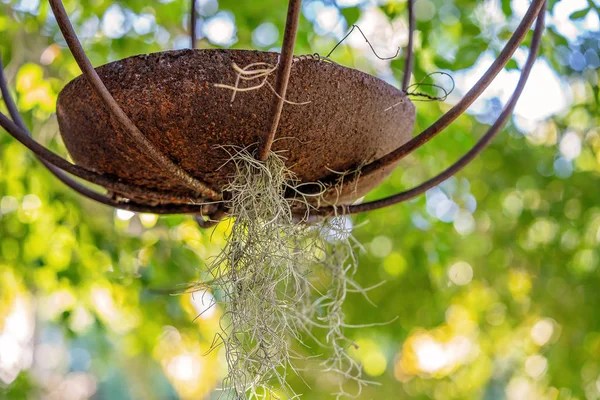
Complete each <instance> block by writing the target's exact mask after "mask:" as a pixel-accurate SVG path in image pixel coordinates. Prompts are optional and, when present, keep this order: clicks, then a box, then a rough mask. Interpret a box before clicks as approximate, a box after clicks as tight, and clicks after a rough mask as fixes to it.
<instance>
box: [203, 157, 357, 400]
mask: <svg viewBox="0 0 600 400" xmlns="http://www.w3.org/2000/svg"><path fill="white" fill-rule="evenodd" d="M226 150H229V151H230V156H231V158H230V160H229V161H228V162H231V163H233V165H234V166H235V175H234V176H233V177H232V179H231V181H230V184H229V186H228V187H227V188H225V190H226V192H227V193H229V195H230V197H229V198H230V200H228V209H229V213H230V215H231V216H232V217H233V222H232V227H231V233H230V234H229V236H228V238H227V243H226V245H225V247H224V248H223V250H222V251H221V253H220V254H219V255H218V256H217V257H216V258H215V259H214V260H212V262H211V263H210V265H209V266H208V272H209V274H210V275H211V277H212V279H211V281H210V282H204V283H201V284H200V285H201V286H204V287H207V286H208V287H209V288H210V289H212V290H213V291H214V292H215V293H216V295H217V298H218V299H219V302H220V304H221V306H222V307H223V308H224V310H225V311H224V313H223V316H222V318H221V321H220V325H221V329H220V332H219V333H218V334H217V337H216V338H215V342H214V345H213V349H214V348H217V347H219V346H222V347H223V348H224V352H225V358H226V360H227V366H228V375H227V376H226V378H225V379H224V381H223V385H222V386H223V390H224V392H223V394H224V395H225V396H227V397H233V398H235V399H242V398H246V397H248V398H269V399H271V398H279V396H278V395H277V393H281V394H285V396H286V397H287V398H297V397H298V395H296V394H295V393H294V391H293V389H292V388H291V387H290V386H289V384H288V383H287V375H288V374H290V373H294V374H297V373H298V372H299V368H298V366H297V365H296V361H298V360H299V359H302V358H305V357H304V356H302V355H301V354H300V353H299V352H298V351H297V350H295V349H294V348H295V346H294V341H296V342H297V343H299V344H301V345H303V344H304V343H305V339H306V338H309V337H310V338H312V339H313V340H314V341H317V343H319V344H321V345H322V346H323V347H325V348H328V349H330V351H329V352H330V353H331V356H330V357H329V358H327V359H326V360H325V361H324V362H323V363H322V370H324V371H329V372H332V373H336V374H339V375H341V379H340V390H339V392H338V393H337V394H338V397H339V396H341V395H347V393H346V391H344V389H343V382H344V381H345V380H346V379H352V380H353V381H356V382H357V383H358V388H359V390H360V389H361V388H362V386H363V385H364V384H366V383H367V382H365V381H363V380H362V378H361V367H360V365H359V364H357V363H356V361H354V359H352V358H351V357H350V356H349V355H348V354H347V353H346V349H347V348H348V347H350V346H352V345H353V344H352V342H351V341H350V340H348V339H347V338H346V337H345V336H344V333H343V328H344V327H345V326H346V325H345V323H344V313H343V311H342V303H343V301H344V299H345V297H346V295H347V293H349V292H362V293H363V294H365V291H364V290H362V289H361V288H359V286H358V285H357V284H356V283H355V282H354V281H353V280H352V276H353V274H354V272H355V270H356V260H355V258H354V252H353V249H352V245H351V243H350V239H349V235H348V232H343V230H340V229H337V228H336V227H335V226H332V225H330V224H327V223H323V224H321V225H318V226H306V225H305V224H300V223H298V222H295V221H294V218H293V213H292V206H291V204H292V202H290V201H289V200H288V199H286V198H285V194H286V193H288V194H289V193H290V191H292V192H296V193H298V196H297V199H296V201H300V202H301V203H302V204H304V205H305V206H306V207H307V208H309V207H310V206H309V203H308V201H307V199H306V198H303V197H302V195H301V194H300V193H299V191H298V185H297V180H296V179H295V177H294V175H293V173H291V172H290V170H288V169H287V168H286V166H285V164H284V160H283V159H282V158H281V157H280V156H278V155H276V154H274V153H271V154H270V156H269V157H268V159H267V160H266V162H264V163H263V162H261V161H258V160H256V159H255V157H254V155H253V154H251V153H250V152H249V151H248V150H247V149H242V150H239V149H233V148H226ZM233 150H235V152H234V151H233ZM314 329H319V330H320V329H323V330H324V331H325V332H326V333H325V341H324V343H320V342H319V341H318V340H317V339H316V336H315V335H314V334H313V333H312V332H313V330H314Z"/></svg>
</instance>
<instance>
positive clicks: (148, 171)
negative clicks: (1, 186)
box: [57, 50, 415, 202]
mask: <svg viewBox="0 0 600 400" xmlns="http://www.w3.org/2000/svg"><path fill="white" fill-rule="evenodd" d="M277 57H278V54H277V53H265V52H258V51H245V50H180V51H168V52H162V53H155V54H150V55H140V56H134V57H130V58H127V59H124V60H121V61H117V62H113V63H110V64H107V65H104V66H101V67H98V68H97V71H98V73H99V75H100V77H101V78H102V80H103V82H104V83H105V85H106V86H107V88H108V89H109V91H110V92H111V94H112V95H113V96H114V98H115V99H116V101H117V102H118V103H119V104H120V105H121V106H122V108H123V110H124V111H125V113H126V114H127V115H128V116H129V117H130V118H131V119H132V121H133V122H134V123H135V124H136V125H137V126H138V127H139V129H140V130H141V131H142V132H143V133H144V134H145V135H146V136H147V137H148V138H149V139H150V140H151V141H152V143H154V145H155V146H157V148H158V149H159V150H161V151H162V152H164V153H165V154H166V155H167V156H168V157H169V158H171V159H172V160H173V161H175V162H176V163H178V164H179V165H181V166H182V168H184V169H185V170H186V171H188V172H189V173H190V174H191V175H193V176H196V177H198V178H199V179H202V180H203V181H205V182H207V183H208V184H209V185H210V186H211V187H213V188H215V189H220V188H221V187H223V185H225V184H226V183H227V181H228V179H229V177H230V176H231V174H232V173H233V171H232V168H231V165H229V164H227V159H228V155H227V153H226V152H225V151H224V150H223V149H222V148H220V147H219V146H228V145H235V146H241V147H246V146H251V145H253V144H256V143H258V141H259V137H260V136H261V135H264V134H265V132H266V131H267V130H268V129H269V125H270V119H269V118H270V116H269V110H270V105H271V100H272V96H274V94H273V92H272V91H271V90H270V89H269V88H268V87H267V86H266V85H265V86H263V87H262V88H260V89H258V90H253V91H249V92H241V93H238V94H237V95H236V98H235V101H234V102H233V103H231V102H230V100H231V95H232V92H231V91H230V90H227V89H223V88H217V87H215V86H214V84H216V83H222V84H228V85H233V84H234V83H235V80H236V76H237V73H236V72H235V71H234V70H233V68H232V64H233V63H236V64H237V65H238V66H240V67H242V68H243V67H245V66H247V65H249V64H251V63H256V62H266V63H269V64H272V65H275V64H276V63H277ZM274 80H275V74H272V75H271V77H270V78H269V82H271V84H273V82H274ZM259 82H260V80H256V81H253V82H243V84H242V85H240V86H241V87H247V86H249V85H256V84H258V83H259ZM287 100H289V101H292V102H310V103H309V104H305V105H295V104H285V106H284V109H283V113H282V118H281V122H280V124H279V128H278V131H277V135H276V142H275V144H274V146H273V150H274V151H276V152H278V153H279V154H281V155H282V156H284V157H286V158H287V165H288V167H290V168H291V169H292V171H294V172H295V173H296V174H297V176H298V177H299V178H300V180H301V181H303V182H314V181H317V180H321V179H324V178H326V177H331V175H332V171H344V170H349V169H355V168H357V167H358V166H360V165H362V164H365V163H368V162H370V161H373V160H375V159H376V158H378V157H381V156H383V155H384V154H387V153H389V152H390V151H392V150H393V149H395V148H396V147H398V146H400V145H402V144H403V143H405V142H406V141H408V140H409V139H410V137H411V135H412V131H413V126H414V120H415V109H414V106H413V104H412V103H411V102H410V101H409V100H408V99H407V98H406V96H405V95H404V94H403V93H402V92H401V91H399V90H398V89H396V88H394V87H393V86H391V85H388V84H387V83H385V82H383V81H381V80H379V79H377V78H375V77H373V76H370V75H368V74H365V73H363V72H360V71H357V70H354V69H350V68H346V67H342V66H340V65H337V64H333V63H328V62H324V61H318V60H315V59H311V58H307V59H301V60H296V61H295V62H294V64H293V67H292V73H291V78H290V83H289V87H288V94H287ZM398 103H400V104H398ZM394 104H398V105H397V106H395V107H394V108H392V109H391V110H387V111H386V109H387V108H389V107H390V106H392V105H394ZM57 114H58V122H59V126H60V131H61V135H62V137H63V139H64V142H65V144H66V146H67V149H68V151H69V153H70V154H71V156H72V157H73V160H74V161H75V162H76V163H77V164H79V165H81V166H83V167H85V168H88V169H91V170H94V171H97V172H101V173H105V174H109V175H113V176H117V177H119V178H120V179H121V180H123V181H126V182H130V183H135V184H136V185H139V186H143V187H146V188H149V189H150V188H151V189H159V190H161V191H167V192H171V193H173V194H177V195H184V196H185V195H190V194H191V193H190V192H189V189H187V188H185V187H183V186H181V185H180V184H178V183H177V182H176V181H174V180H173V179H172V178H171V177H170V176H168V175H167V174H165V172H164V171H162V170H161V169H160V168H158V167H156V166H155V165H154V163H153V162H152V161H151V160H150V159H149V158H148V157H147V156H146V155H144V154H143V153H142V152H140V151H139V150H138V149H137V147H136V144H135V143H134V142H132V141H131V139H129V137H127V135H126V134H125V132H124V131H123V129H122V128H121V127H120V126H119V124H118V123H117V122H116V121H115V120H113V119H112V118H111V116H110V114H109V113H108V111H107V110H106V109H105V108H104V106H103V104H102V103H101V101H100V99H99V98H98V97H97V96H96V95H95V93H94V92H93V90H92V89H91V87H90V86H89V84H88V83H87V81H86V80H85V79H84V78H82V77H78V78H76V79H74V80H73V81H72V82H70V83H69V84H68V85H67V86H66V87H65V88H64V89H63V91H62V92H61V93H60V95H59V98H58V104H57ZM389 172H390V168H388V169H386V170H385V171H381V172H380V173H377V174H375V175H374V176H370V177H369V179H364V180H359V182H358V183H357V185H353V186H352V188H349V190H348V191H346V193H343V194H342V195H341V196H339V199H338V201H340V202H341V201H344V202H347V201H350V200H353V199H355V198H358V197H360V196H362V195H364V194H365V193H366V192H367V191H369V190H371V189H372V188H374V187H375V186H377V185H378V184H379V183H380V182H381V180H383V179H384V178H385V176H387V174H389ZM122 195H124V196H125V197H127V194H126V193H123V194H122ZM329 197H330V200H333V198H334V197H335V198H338V194H330V195H329Z"/></svg>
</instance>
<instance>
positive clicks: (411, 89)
mask: <svg viewBox="0 0 600 400" xmlns="http://www.w3.org/2000/svg"><path fill="white" fill-rule="evenodd" d="M436 74H437V75H445V76H447V77H448V78H450V81H451V82H452V87H451V88H450V89H446V88H444V87H443V86H442V85H438V84H437V83H424V81H425V80H426V79H427V78H430V77H432V76H433V75H436ZM423 86H425V87H431V88H436V89H439V90H441V91H442V93H443V95H441V96H433V95H430V94H428V93H424V92H418V91H417V88H420V87H423ZM455 88H456V83H455V81H454V78H453V77H452V75H450V74H449V73H447V72H443V71H436V72H432V73H430V74H427V75H425V77H424V78H423V79H421V80H420V81H419V82H416V83H413V84H412V85H409V86H408V87H407V88H406V89H404V90H403V91H404V93H405V94H406V95H407V96H415V97H422V98H424V99H425V100H415V101H445V100H446V99H447V98H448V96H450V93H452V92H453V91H454V89H455Z"/></svg>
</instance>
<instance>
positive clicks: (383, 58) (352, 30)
mask: <svg viewBox="0 0 600 400" xmlns="http://www.w3.org/2000/svg"><path fill="white" fill-rule="evenodd" d="M354 28H356V29H358V31H359V32H360V34H361V35H362V37H363V38H364V39H365V41H366V42H367V44H368V45H369V47H370V48H371V51H373V54H375V57H377V58H379V59H380V60H392V59H394V58H396V57H398V54H400V47H398V49H397V50H396V54H394V55H393V56H391V57H381V56H380V55H379V54H377V52H376V51H375V49H374V48H373V45H372V44H371V42H369V39H367V36H366V35H365V34H364V32H363V31H362V29H360V26H358V25H356V24H353V25H352V27H351V28H350V31H348V33H347V34H346V36H344V37H343V38H342V40H340V41H339V42H338V43H337V44H336V45H335V46H334V47H333V49H331V51H330V52H329V53H328V54H327V55H326V56H325V58H329V56H331V54H332V53H333V52H334V51H335V49H337V48H338V47H339V45H341V44H342V43H343V42H344V41H345V40H346V39H347V38H348V36H350V34H351V33H352V32H354Z"/></svg>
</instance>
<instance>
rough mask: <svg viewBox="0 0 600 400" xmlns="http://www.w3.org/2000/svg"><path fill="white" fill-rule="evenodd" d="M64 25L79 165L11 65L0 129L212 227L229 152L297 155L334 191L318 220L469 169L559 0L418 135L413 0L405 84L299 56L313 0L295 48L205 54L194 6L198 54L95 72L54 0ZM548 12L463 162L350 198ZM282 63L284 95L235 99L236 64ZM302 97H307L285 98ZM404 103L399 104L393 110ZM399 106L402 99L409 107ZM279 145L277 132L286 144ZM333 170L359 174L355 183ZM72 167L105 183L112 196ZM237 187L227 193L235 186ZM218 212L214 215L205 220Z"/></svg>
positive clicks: (49, 157) (61, 174) (292, 22)
mask: <svg viewBox="0 0 600 400" xmlns="http://www.w3.org/2000/svg"><path fill="white" fill-rule="evenodd" d="M49 2H50V5H51V7H52V10H53V12H54V15H55V17H56V20H57V22H58V25H59V27H60V29H61V31H62V33H63V35H64V37H65V39H66V41H67V44H68V45H69V48H70V50H71V52H72V53H73V55H74V57H75V59H76V61H77V63H78V64H79V66H80V68H81V69H82V72H83V75H82V76H80V77H78V78H76V79H75V80H73V81H72V82H71V83H69V84H68V85H67V86H66V87H65V88H64V89H63V91H62V92H61V93H60V95H59V98H58V104H57V115H58V122H59V127H60V132H61V135H62V137H63V139H64V142H65V144H66V146H67V149H68V151H69V153H70V154H71V156H72V158H73V160H74V161H75V164H72V163H70V162H69V161H67V160H65V159H64V158H62V157H60V156H58V155H56V154H54V153H52V152H50V151H49V150H48V149H46V148H44V147H43V146H41V145H40V144H38V143H37V142H36V141H35V140H33V139H32V138H31V134H30V132H29V131H28V130H27V127H26V126H25V124H24V122H23V119H22V118H21V116H20V115H19V113H18V111H17V108H16V106H15V104H14V102H13V100H12V99H11V98H10V94H9V91H8V87H7V84H6V81H5V79H4V74H3V71H2V70H1V65H2V63H1V62H0V88H1V89H2V94H3V98H4V101H5V103H6V105H7V108H8V110H9V113H10V116H11V118H12V120H11V119H10V118H9V117H8V116H5V115H4V114H2V113H0V126H2V127H3V128H4V129H6V130H7V131H8V132H9V133H10V134H11V135H12V136H13V137H15V138H16V139H17V140H19V141H20V142H22V143H23V144H24V145H25V146H27V147H28V148H29V149H30V150H32V151H33V152H34V153H35V154H36V156H37V157H38V158H39V159H40V160H41V161H42V162H43V163H44V165H45V166H46V167H48V168H49V169H50V171H52V172H53V173H54V174H55V175H56V176H57V177H58V178H59V179H60V180H61V181H62V182H64V183H65V184H67V185H68V186H69V187H71V188H72V189H74V190H76V191H77V192H78V193H80V194H82V195H84V196H86V197H88V198H91V199H93V200H96V201H98V202H101V203H103V204H106V205H109V206H113V207H118V208H122V209H128V210H132V211H141V212H153V213H158V214H173V213H188V214H194V215H196V217H197V220H198V222H199V223H200V225H201V226H210V225H212V224H213V223H216V222H218V221H219V220H220V219H221V218H222V217H223V216H225V215H226V213H227V209H226V208H225V207H224V206H223V204H224V203H223V202H222V200H223V197H224V194H223V193H222V188H223V187H224V186H225V185H226V184H227V181H228V177H229V176H230V175H231V173H232V171H231V170H229V169H228V168H229V167H228V166H227V165H226V164H225V166H223V165H224V163H225V161H226V158H227V154H226V152H224V151H223V149H222V148H220V147H219V146H223V145H235V146H239V147H247V146H250V145H252V144H256V143H258V151H257V156H258V158H259V159H261V160H263V161H264V159H265V158H266V156H267V154H268V153H269V151H270V150H271V149H272V150H274V151H285V152H286V160H287V161H286V163H287V164H288V166H289V168H290V169H291V170H292V171H293V172H294V173H295V174H296V175H297V176H298V178H299V180H300V181H301V182H306V183H310V182H323V183H325V184H326V185H328V191H326V192H325V193H324V194H323V196H322V197H323V199H324V200H325V202H326V203H329V204H330V205H327V206H320V207H316V208H315V209H314V210H312V211H311V215H310V217H309V218H308V220H309V219H312V218H318V217H323V216H329V215H333V214H353V213H358V212H363V211H369V210H373V209H377V208H382V207H386V206H389V205H392V204H396V203H399V202H401V201H405V200H408V199H410V198H413V197H415V196H417V195H419V194H421V193H423V192H424V191H426V190H427V189H429V188H431V187H433V186H435V185H437V184H439V183H440V182H442V181H443V180H445V179H447V178H448V177H450V176H452V175H453V174H455V173H456V172H457V171H459V170H460V169H461V168H463V167H464V166H465V165H467V164H468V163H469V162H470V161H471V160H472V159H473V158H474V157H475V156H477V155H478V154H479V153H480V152H481V151H482V150H483V149H484V148H485V147H486V146H487V145H488V144H489V142H490V141H491V140H492V139H493V137H494V136H495V135H497V133H498V132H500V130H501V129H502V128H503V127H504V125H505V124H506V122H507V121H508V119H509V118H510V116H511V114H512V111H513V109H514V107H515V105H516V102H517V100H518V98H519V96H520V94H521V92H522V90H523V88H524V85H525V83H526V81H527V79H528V77H529V74H530V72H531V68H532V66H533V64H534V62H535V59H536V56H537V52H538V50H539V46H540V40H541V36H542V33H543V29H544V10H545V0H533V1H532V2H531V4H530V6H529V9H528V11H527V13H526V14H525V15H524V17H523V19H522V21H521V23H520V24H519V26H518V27H517V29H516V30H515V32H514V34H513V36H512V37H511V39H510V40H509V41H508V42H507V44H506V46H505V48H504V49H503V50H502V52H501V53H500V54H499V56H498V58H497V59H496V61H495V62H494V63H493V64H492V66H491V67H490V68H489V70H488V71H487V72H486V73H485V74H484V75H483V76H482V77H481V79H480V80H479V81H478V82H477V84H476V85H475V86H474V87H473V88H472V89H471V90H470V91H469V92H468V93H466V94H465V96H464V97H463V98H462V99H461V100H460V101H459V102H458V103H457V104H456V105H455V106H454V107H452V108H451V109H450V110H449V111H448V112H447V113H446V114H445V115H443V116H442V117H441V118H440V119H439V120H438V121H436V122H435V123H433V124H432V125H431V126H430V127H429V128H427V129H425V130H424V131H423V132H422V133H420V134H419V135H417V136H415V137H414V138H412V139H411V136H412V131H413V127H414V121H415V108H414V106H413V104H412V103H411V102H410V100H409V99H408V97H407V95H406V88H407V87H408V85H409V81H410V76H411V69H412V56H413V49H412V47H413V46H412V43H413V33H414V29H415V21H414V12H413V3H414V0H408V11H409V44H408V47H407V50H406V56H405V58H406V59H405V70H404V79H403V88H402V89H401V90H400V89H396V88H394V87H392V86H391V85H389V84H387V83H385V82H383V81H381V80H380V79H378V78H375V77H373V76H370V75H368V74H365V73H362V72H360V71H356V70H353V69H350V68H346V67H343V66H340V65H338V64H335V63H332V62H329V61H327V60H323V59H321V58H320V57H314V56H308V57H306V56H305V57H294V55H293V50H294V43H295V40H296V31H297V25H298V19H299V15H300V4H301V1H300V0H290V1H289V6H288V16H287V22H286V28H285V35H284V42H283V47H282V52H281V54H277V53H269V52H259V51H248V50H196V49H194V48H195V43H196V38H195V34H194V32H195V15H196V12H195V1H193V0H192V13H191V22H192V24H191V25H192V29H191V32H192V34H191V42H192V48H193V49H191V50H181V51H166V52H161V53H155V54H150V55H140V56H134V57H130V58H127V59H124V60H120V61H116V62H113V63H110V64H107V65H104V66H101V67H98V68H93V67H92V65H91V63H90V61H89V59H88V58H87V57H86V55H85V52H84V50H83V48H82V47H81V44H80V42H79V40H78V38H77V36H76V35H75V32H74V30H73V28H72V26H71V23H70V21H69V19H68V16H67V14H66V11H65V9H64V7H63V4H62V2H61V1H60V0H49ZM536 19H537V23H536V28H535V32H534V34H533V39H532V42H531V48H530V52H529V57H528V60H527V62H526V63H525V66H524V68H523V70H522V72H521V78H520V80H519V83H518V85H517V87H516V89H515V92H514V94H513V96H512V97H511V99H510V100H509V101H508V103H507V104H506V106H505V108H504V110H503V111H502V113H501V114H500V116H499V118H498V120H497V121H496V122H495V123H494V124H493V125H492V127H491V128H490V129H489V131H488V132H487V133H486V134H485V135H484V136H483V137H482V138H481V139H480V140H479V142H478V143H477V144H476V145H475V146H474V147H473V149H472V150H470V151H469V152H468V153H467V154H466V155H465V156H463V157H462V158H461V159H460V160H459V161H457V162H456V163H455V164H453V165H452V166H450V167H449V168H448V169H446V170H445V171H443V172H442V173H441V174H439V175H437V176H435V177H434V178H432V179H430V180H428V181H426V182H425V183H423V184H421V185H419V186H417V187H415V188H413V189H411V190H408V191H405V192H402V193H399V194H396V195H393V196H390V197H387V198H384V199H381V200H376V201H372V202H367V203H363V204H358V205H350V203H352V202H353V201H354V200H355V199H356V198H358V197H361V196H363V195H364V194H366V193H367V192H368V191H370V190H371V189H373V188H374V187H376V186H377V185H378V184H379V183H381V181H382V180H383V179H384V178H385V177H386V176H387V175H388V174H389V173H390V172H391V171H392V170H393V169H394V167H395V166H396V165H397V163H398V162H399V161H400V160H401V159H402V158H403V157H404V156H406V155H407V154H409V153H410V152H412V151H414V150H416V149H417V148H419V147H420V146H421V145H423V144H425V143H426V142H427V141H429V140H430V139H431V138H433V137H434V136H435V135H437V134H438V133H440V132H441V131H443V129H444V128H446V127H447V126H448V125H449V124H450V123H452V122H453V121H454V120H455V119H456V118H457V117H458V116H460V115H461V114H462V113H464V112H465V111H466V109H467V108H468V107H469V105H470V104H472V103H473V101H475V100H476V99H477V98H478V97H479V96H480V95H481V93H482V92H483V91H484V90H485V88H486V87H487V86H489V84H490V83H491V82H492V81H493V80H494V78H495V77H496V76H497V74H498V73H499V72H500V71H501V70H502V68H504V66H505V65H506V63H507V62H508V61H509V60H510V58H511V57H512V54H513V53H514V52H515V50H516V49H517V48H518V46H519V45H520V44H521V43H522V42H523V40H524V38H525V36H526V34H527V32H528V31H529V30H530V28H531V26H532V24H533V22H534V21H535V20H536ZM258 62H260V63H265V64H268V65H273V66H277V67H276V70H275V69H274V74H273V75H272V76H270V77H268V80H267V82H268V84H269V85H270V86H271V87H272V88H273V90H272V91H270V90H253V91H248V92H244V93H242V94H240V95H239V96H238V97H237V98H236V100H235V101H233V102H232V101H231V92H230V91H227V90H223V89H220V88H218V87H216V86H215V85H214V84H216V83H224V84H232V83H233V82H234V81H235V80H236V73H235V71H234V70H233V69H232V68H231V66H232V65H234V64H235V65H241V66H244V65H250V64H253V63H258ZM286 102H294V103H296V104H294V105H290V104H285V103H286ZM392 105H395V107H394V108H393V109H392V110H389V107H390V106H392ZM398 105H399V106H398ZM275 139H277V140H275ZM332 171H353V172H349V173H348V175H349V176H347V177H346V178H345V180H344V182H343V184H342V185H341V187H340V185H337V184H336V183H337V182H338V179H337V178H338V177H339V175H336V174H332ZM70 175H74V176H76V177H79V178H82V179H84V180H86V181H89V182H92V183H95V184H97V185H100V186H103V187H104V188H106V189H107V191H108V193H107V194H106V195H104V194H100V193H98V192H95V191H93V190H91V189H89V188H88V187H87V186H83V185H82V184H81V183H79V182H78V181H76V180H75V179H73V178H72V177H71V176H70ZM225 195H226V194H225ZM205 218H207V219H205Z"/></svg>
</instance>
